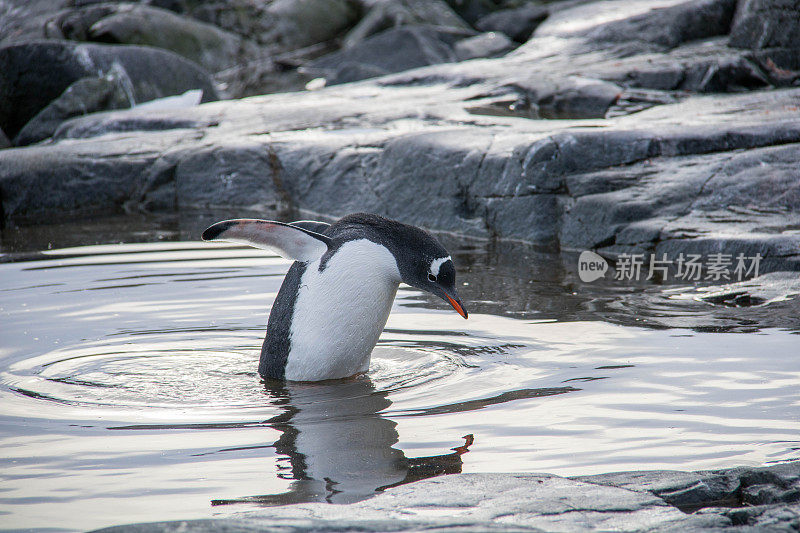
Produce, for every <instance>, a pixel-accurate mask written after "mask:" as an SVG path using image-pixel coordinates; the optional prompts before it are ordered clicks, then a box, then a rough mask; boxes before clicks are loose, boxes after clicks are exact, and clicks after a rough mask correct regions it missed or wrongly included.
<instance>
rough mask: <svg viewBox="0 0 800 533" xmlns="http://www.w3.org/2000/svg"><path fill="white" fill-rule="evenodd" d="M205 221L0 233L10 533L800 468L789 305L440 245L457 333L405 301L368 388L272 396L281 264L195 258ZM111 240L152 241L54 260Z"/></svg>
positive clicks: (1, 467) (441, 316)
mask: <svg viewBox="0 0 800 533" xmlns="http://www.w3.org/2000/svg"><path fill="white" fill-rule="evenodd" d="M204 223H205V221H204V220H195V221H193V222H192V223H189V224H188V225H185V226H182V225H181V224H179V223H177V222H175V221H167V222H160V223H153V222H148V221H143V220H139V221H137V220H136V219H133V220H132V219H124V220H123V219H110V220H105V221H97V222H94V223H72V224H64V225H59V226H51V227H47V226H42V227H39V228H33V229H28V230H20V231H11V230H6V231H5V232H4V233H3V242H2V251H3V252H4V253H5V254H6V255H5V256H4V257H5V259H6V260H8V259H9V258H12V259H14V261H10V262H5V263H2V264H0V339H2V343H1V344H0V529H3V528H8V529H15V528H34V529H38V528H53V529H59V530H73V531H74V530H85V529H90V528H96V527H103V526H109V525H114V524H120V523H128V522H142V521H154V520H167V519H184V518H202V517H212V516H228V515H230V514H232V513H239V512H243V511H247V510H249V509H253V508H256V507H258V506H262V505H277V504H285V503H292V502H300V501H329V502H332V503H344V502H350V501H356V500H359V499H363V498H366V497H369V496H371V495H373V494H374V493H375V491H376V490H386V489H387V488H389V487H391V486H393V485H397V484H401V483H406V482H410V481H414V480H416V479H422V478H425V477H430V476H433V475H441V474H446V473H453V472H459V471H461V472H498V471H500V472H504V471H505V472H552V473H556V474H561V475H573V474H590V473H599V472H609V471H618V470H631V469H682V470H687V469H706V468H720V467H729V466H735V465H743V464H749V465H761V464H769V463H774V462H780V461H786V460H791V459H797V458H800V437H798V435H800V389H799V388H798V385H800V358H799V357H798V351H799V350H798V347H800V342H799V341H800V337H798V335H797V333H796V332H797V331H798V325H800V324H798V318H797V317H798V316H800V313H798V304H797V302H796V301H795V300H790V301H784V302H777V303H774V304H770V305H767V306H763V307H751V308H741V309H738V308H724V307H716V306H712V305H709V304H707V303H704V302H700V301H697V300H695V299H693V298H692V296H693V295H694V294H695V292H694V290H693V288H691V287H681V286H669V287H663V286H658V285H651V284H638V285H623V284H621V282H616V283H615V282H605V283H601V282H596V283H595V284H584V283H581V282H580V281H578V279H577V277H576V276H575V275H574V268H573V265H574V264H575V257H573V256H569V255H554V254H547V253H543V252H537V251H535V250H531V249H529V248H525V247H521V246H513V245H497V244H489V243H465V242H463V241H461V240H456V239H453V238H448V237H446V236H444V237H443V239H444V240H445V241H447V243H446V244H447V246H448V247H449V248H450V249H451V251H453V252H454V257H455V260H456V263H457V265H458V266H459V276H460V277H459V281H460V283H463V286H462V287H461V288H460V291H461V293H462V296H463V297H464V300H465V303H466V304H467V307H468V309H469V311H470V319H469V320H468V321H464V320H463V319H461V318H460V317H459V316H458V315H456V314H455V313H454V312H453V311H452V310H447V309H446V308H445V306H444V304H442V303H440V302H438V301H435V300H433V299H432V298H429V297H428V296H427V295H424V294H421V293H420V292H418V291H416V290H412V289H409V288H401V290H400V292H399V294H398V298H397V301H396V304H395V307H394V310H393V313H392V315H391V317H390V319H389V323H388V325H387V329H386V331H385V332H384V334H383V336H382V337H381V341H380V343H379V345H378V347H377V348H376V350H375V352H374V354H373V362H372V366H371V369H370V372H369V374H368V375H367V376H366V377H363V378H361V379H356V380H350V381H346V382H337V383H325V384H287V385H283V386H282V385H270V386H265V385H264V384H263V383H260V381H259V379H258V377H257V375H256V373H255V370H256V366H257V359H258V354H259V349H260V345H261V341H262V337H263V332H264V329H265V324H266V319H267V313H268V309H269V306H270V303H271V302H272V299H273V298H274V297H275V294H276V292H277V290H278V288H279V286H280V283H281V281H282V278H283V275H284V273H285V271H286V269H287V268H288V263H287V262H286V261H284V260H282V259H280V258H277V257H273V256H270V255H268V254H267V253H265V252H262V251H259V250H253V249H247V248H241V247H232V246H219V245H209V244H205V243H199V242H192V240H191V239H192V236H193V235H196V234H197V233H196V231H197V229H198V228H199V227H202V226H203V224H204ZM120 240H123V241H126V242H132V241H143V242H140V243H138V244H135V243H134V244H108V245H101V246H86V247H78V248H75V247H72V248H64V246H74V245H78V244H81V243H86V242H106V243H115V242H119V241H120ZM48 246H49V247H51V248H53V249H50V250H47V248H48ZM40 252H42V253H40ZM469 435H471V436H472V437H468V438H466V439H465V438H464V437H465V436H469Z"/></svg>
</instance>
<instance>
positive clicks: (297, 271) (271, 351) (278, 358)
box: [258, 261, 306, 380]
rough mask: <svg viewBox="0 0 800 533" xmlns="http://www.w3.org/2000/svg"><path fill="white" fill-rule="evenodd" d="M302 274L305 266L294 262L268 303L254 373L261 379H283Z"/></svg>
mask: <svg viewBox="0 0 800 533" xmlns="http://www.w3.org/2000/svg"><path fill="white" fill-rule="evenodd" d="M305 271H306V263H300V262H298V261H295V262H294V263H293V264H292V266H291V268H289V272H287V273H286V277H285V278H284V280H283V284H282V285H281V288H280V290H279V291H278V295H277V296H276V297H275V301H274V302H273V304H272V311H270V313H269V322H267V336H266V337H265V338H264V344H263V345H262V346H261V360H260V361H259V363H258V373H259V374H260V375H261V377H263V378H272V379H281V380H282V379H284V375H285V374H286V361H287V360H288V358H289V350H290V349H291V346H292V344H291V343H292V339H291V335H290V334H291V327H292V315H293V314H294V304H295V302H296V301H297V291H298V290H299V289H300V279H301V278H302V277H303V274H304V273H305Z"/></svg>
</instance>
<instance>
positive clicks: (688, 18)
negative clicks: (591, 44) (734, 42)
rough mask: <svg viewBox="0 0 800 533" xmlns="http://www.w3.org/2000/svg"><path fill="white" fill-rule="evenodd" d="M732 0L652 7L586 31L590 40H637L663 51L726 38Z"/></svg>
mask: <svg viewBox="0 0 800 533" xmlns="http://www.w3.org/2000/svg"><path fill="white" fill-rule="evenodd" d="M735 9H736V1H735V0H700V1H699V2H685V3H682V4H678V5H676V6H672V7H665V8H655V9H653V10H652V11H650V12H648V13H644V14H642V15H638V16H634V17H630V18H625V19H622V20H619V21H614V22H609V23H607V24H603V25H601V26H599V27H596V28H593V29H591V30H589V31H588V32H587V36H589V38H590V39H591V40H593V41H600V42H603V41H605V42H613V43H625V42H631V41H638V42H641V43H644V44H646V45H655V46H657V47H663V48H675V47H676V46H678V45H680V44H683V43H686V42H689V41H694V40H697V39H704V38H708V37H714V36H717V35H726V34H727V33H728V31H729V30H730V26H731V21H732V20H733V13H734V10H735Z"/></svg>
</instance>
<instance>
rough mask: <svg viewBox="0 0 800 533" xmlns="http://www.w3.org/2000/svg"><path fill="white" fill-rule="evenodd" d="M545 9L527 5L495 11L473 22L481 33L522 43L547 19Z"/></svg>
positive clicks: (547, 12)
mask: <svg viewBox="0 0 800 533" xmlns="http://www.w3.org/2000/svg"><path fill="white" fill-rule="evenodd" d="M548 14H549V11H548V10H547V8H545V7H542V6H540V5H537V4H527V5H524V6H522V7H517V8H513V9H502V10H500V11H496V12H494V13H491V14H489V15H486V16H485V17H482V18H481V19H480V20H478V21H477V22H475V27H476V28H477V29H479V30H481V31H496V32H502V33H504V34H505V35H508V36H509V37H511V38H512V39H514V40H515V41H517V42H518V43H524V42H525V41H527V40H528V39H530V37H531V35H533V31H534V30H535V29H536V27H537V26H539V24H541V23H542V21H544V19H546V18H547V15H548Z"/></svg>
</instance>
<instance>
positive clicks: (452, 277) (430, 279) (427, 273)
mask: <svg viewBox="0 0 800 533" xmlns="http://www.w3.org/2000/svg"><path fill="white" fill-rule="evenodd" d="M428 237H429V238H430V239H432V240H434V239H433V237H430V236H428ZM434 242H435V243H436V244H437V245H438V246H439V248H441V251H440V252H439V253H440V255H439V257H433V258H431V257H430V256H426V257H425V259H424V260H422V261H420V262H419V263H418V264H416V265H408V267H410V268H406V269H404V268H403V267H402V266H401V267H400V274H401V275H402V276H403V282H404V283H407V284H408V285H411V286H412V287H416V288H418V289H422V290H424V291H428V292H430V293H433V294H435V295H436V296H438V297H439V298H441V299H442V300H444V301H445V302H447V303H449V304H450V305H452V306H453V309H455V310H456V312H457V313H458V314H459V315H461V316H463V317H464V318H467V316H468V313H467V310H466V309H464V305H463V304H462V303H461V298H459V297H458V291H457V290H456V268H455V266H453V260H452V259H451V258H450V255H449V254H447V251H446V250H445V249H444V248H443V247H442V246H441V245H440V244H439V243H438V242H436V241H435V240H434ZM444 254H447V255H444ZM398 265H400V262H399V261H398ZM404 270H405V272H404Z"/></svg>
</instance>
